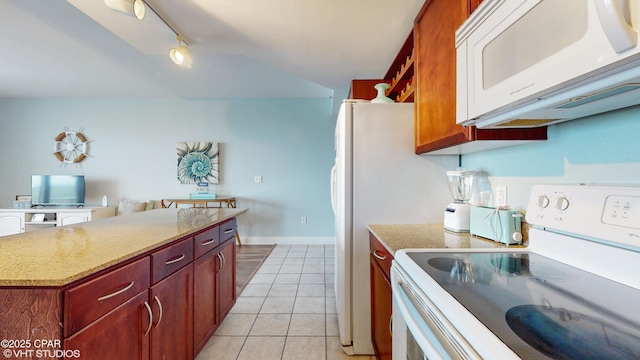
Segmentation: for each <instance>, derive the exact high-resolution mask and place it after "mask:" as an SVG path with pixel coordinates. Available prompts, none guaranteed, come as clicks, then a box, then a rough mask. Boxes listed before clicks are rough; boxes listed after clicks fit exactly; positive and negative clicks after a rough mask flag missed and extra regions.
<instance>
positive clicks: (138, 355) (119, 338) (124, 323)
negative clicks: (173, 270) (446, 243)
mask: <svg viewBox="0 0 640 360" xmlns="http://www.w3.org/2000/svg"><path fill="white" fill-rule="evenodd" d="M148 299H149V292H148V291H147V290H145V291H143V292H141V293H139V294H138V295H136V296H134V297H133V298H131V299H130V300H128V301H127V302H125V303H124V304H122V305H120V306H119V307H117V308H116V309H115V310H113V311H112V312H110V313H109V314H107V315H105V316H104V317H102V318H101V319H99V320H97V321H96V322H94V323H93V324H91V325H90V326H87V327H86V328H84V329H82V330H80V331H79V332H77V333H75V334H74V335H72V336H71V337H69V338H66V339H65V340H64V346H63V347H64V349H65V352H66V353H68V354H71V355H76V354H77V355H78V356H65V358H71V357H74V358H78V359H83V358H89V357H90V358H91V359H97V360H101V359H104V360H110V359H131V360H147V359H149V334H148V332H147V330H148V329H150V327H151V326H152V324H151V319H150V316H149V313H148V312H147V311H146V310H145V303H147V301H148Z"/></svg>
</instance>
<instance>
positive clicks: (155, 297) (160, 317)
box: [153, 296, 162, 328]
mask: <svg viewBox="0 0 640 360" xmlns="http://www.w3.org/2000/svg"><path fill="white" fill-rule="evenodd" d="M153 298H154V299H155V300H156V302H157V303H158V309H160V316H158V322H157V323H156V326H155V327H156V328H157V327H158V325H160V321H162V303H161V302H160V299H158V297H157V296H154V297H153Z"/></svg>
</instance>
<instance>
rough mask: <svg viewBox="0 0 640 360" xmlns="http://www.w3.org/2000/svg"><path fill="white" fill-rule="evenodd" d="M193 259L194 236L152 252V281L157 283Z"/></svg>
mask: <svg viewBox="0 0 640 360" xmlns="http://www.w3.org/2000/svg"><path fill="white" fill-rule="evenodd" d="M192 261H193V238H191V237H190V238H188V239H186V240H182V241H180V242H178V243H177V244H175V245H171V246H169V247H168V248H166V249H164V250H160V251H158V252H155V253H153V254H151V266H152V272H151V283H152V284H155V283H157V282H158V281H160V280H162V279H164V278H165V277H167V276H169V275H171V274H173V273H174V272H176V271H178V270H179V269H180V268H182V267H183V266H185V265H188V264H190V263H191V262H192Z"/></svg>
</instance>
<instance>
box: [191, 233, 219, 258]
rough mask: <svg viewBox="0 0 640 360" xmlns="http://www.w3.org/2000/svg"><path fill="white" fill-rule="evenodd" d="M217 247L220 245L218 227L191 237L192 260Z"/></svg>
mask: <svg viewBox="0 0 640 360" xmlns="http://www.w3.org/2000/svg"><path fill="white" fill-rule="evenodd" d="M218 245H220V227H218V226H216V227H214V228H212V229H209V230H206V231H205V232H203V233H200V234H198V235H196V236H194V237H193V258H194V259H197V258H199V257H200V256H202V255H204V254H205V253H206V252H208V251H209V250H213V249H214V248H215V247H216V246H218Z"/></svg>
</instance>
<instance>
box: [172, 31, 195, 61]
mask: <svg viewBox="0 0 640 360" xmlns="http://www.w3.org/2000/svg"><path fill="white" fill-rule="evenodd" d="M177 37H178V46H177V47H174V48H171V50H169V57H170V58H171V61H173V62H174V63H175V64H177V65H180V66H184V67H188V68H190V67H191V64H192V63H193V57H192V56H191V49H189V47H188V46H186V45H183V44H182V43H183V42H184V38H183V37H182V36H180V35H178V36H177Z"/></svg>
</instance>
